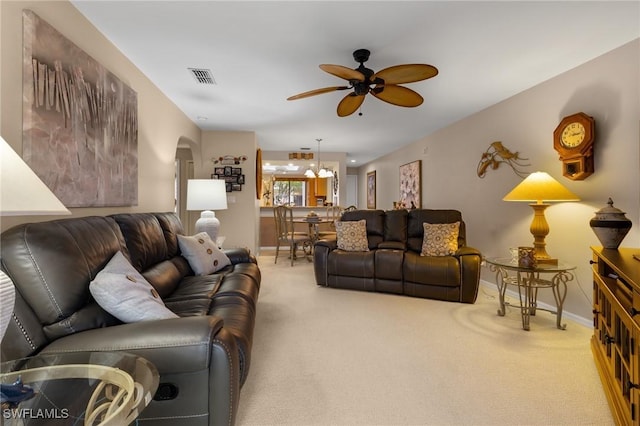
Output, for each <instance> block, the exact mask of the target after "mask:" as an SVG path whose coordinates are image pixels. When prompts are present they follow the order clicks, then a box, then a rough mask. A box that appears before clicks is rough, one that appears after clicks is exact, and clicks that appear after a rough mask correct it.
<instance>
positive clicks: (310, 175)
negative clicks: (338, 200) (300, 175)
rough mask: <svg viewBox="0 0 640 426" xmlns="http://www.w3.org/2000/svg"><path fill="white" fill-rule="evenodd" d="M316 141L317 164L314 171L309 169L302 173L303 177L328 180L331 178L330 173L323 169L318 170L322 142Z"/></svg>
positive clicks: (331, 174)
mask: <svg viewBox="0 0 640 426" xmlns="http://www.w3.org/2000/svg"><path fill="white" fill-rule="evenodd" d="M316 141H317V142H318V163H317V165H316V170H315V171H314V170H312V169H311V168H308V169H307V171H306V172H304V175H305V176H306V177H308V178H315V177H319V178H329V177H333V173H331V172H330V171H329V170H327V169H325V168H320V169H319V167H320V141H322V139H316Z"/></svg>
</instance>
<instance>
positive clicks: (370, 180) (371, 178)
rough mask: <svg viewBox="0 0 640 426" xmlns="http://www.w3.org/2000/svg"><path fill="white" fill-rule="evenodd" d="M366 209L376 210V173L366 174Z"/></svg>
mask: <svg viewBox="0 0 640 426" xmlns="http://www.w3.org/2000/svg"><path fill="white" fill-rule="evenodd" d="M367 208H368V209H375V208H376V171H375V170H374V171H372V172H369V173H367Z"/></svg>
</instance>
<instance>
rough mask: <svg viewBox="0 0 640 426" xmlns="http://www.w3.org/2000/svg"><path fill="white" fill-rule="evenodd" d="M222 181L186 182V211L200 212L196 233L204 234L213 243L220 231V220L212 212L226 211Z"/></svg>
mask: <svg viewBox="0 0 640 426" xmlns="http://www.w3.org/2000/svg"><path fill="white" fill-rule="evenodd" d="M226 188H227V187H226V183H225V181H224V180H222V179H189V180H188V181H187V210H201V211H202V213H201V214H200V219H198V220H197V221H196V228H195V230H196V233H199V232H206V233H207V234H209V236H210V237H211V240H213V241H214V242H215V241H217V238H218V231H219V230H220V220H218V218H217V217H216V214H215V213H214V212H213V210H226V209H227V189H226Z"/></svg>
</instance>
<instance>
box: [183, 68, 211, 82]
mask: <svg viewBox="0 0 640 426" xmlns="http://www.w3.org/2000/svg"><path fill="white" fill-rule="evenodd" d="M189 71H190V72H191V75H193V78H195V79H196V81H197V82H198V83H200V84H216V81H215V80H214V79H213V74H211V70H208V69H204V68H189Z"/></svg>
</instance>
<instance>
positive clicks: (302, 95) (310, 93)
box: [287, 86, 350, 101]
mask: <svg viewBox="0 0 640 426" xmlns="http://www.w3.org/2000/svg"><path fill="white" fill-rule="evenodd" d="M349 88H350V87H349V86H333V87H325V88H322V89H315V90H309V91H308V92H304V93H300V94H298V95H293V96H289V97H288V98H287V100H288V101H294V100H296V99H302V98H308V97H309V96H315V95H321V94H323V93H329V92H333V91H336V90H346V89H349Z"/></svg>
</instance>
